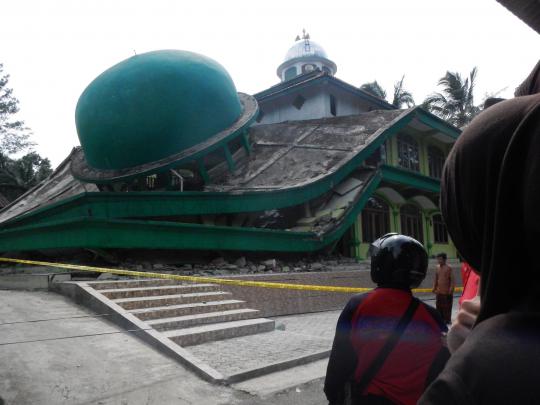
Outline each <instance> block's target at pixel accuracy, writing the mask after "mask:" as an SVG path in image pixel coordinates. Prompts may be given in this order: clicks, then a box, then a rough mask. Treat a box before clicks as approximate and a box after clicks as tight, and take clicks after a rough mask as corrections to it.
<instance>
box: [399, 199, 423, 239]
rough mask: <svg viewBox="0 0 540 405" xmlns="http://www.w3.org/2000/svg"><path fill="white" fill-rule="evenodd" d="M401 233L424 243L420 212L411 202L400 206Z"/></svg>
mask: <svg viewBox="0 0 540 405" xmlns="http://www.w3.org/2000/svg"><path fill="white" fill-rule="evenodd" d="M400 215H401V233H402V234H404V235H408V236H412V237H413V238H414V239H416V240H417V241H419V242H421V243H424V230H423V227H422V212H421V211H420V209H419V208H417V207H416V206H414V205H412V204H405V205H403V206H402V207H401V210H400Z"/></svg>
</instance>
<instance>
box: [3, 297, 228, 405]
mask: <svg viewBox="0 0 540 405" xmlns="http://www.w3.org/2000/svg"><path fill="white" fill-rule="evenodd" d="M105 319H106V317H96V316H95V314H94V313H92V312H90V311H87V310H86V309H84V308H82V307H79V306H77V305H75V304H73V303H72V302H71V301H69V300H68V299H66V298H64V297H62V296H60V295H58V294H55V293H50V292H25V291H1V292H0V364H1V366H0V397H1V398H3V400H4V401H5V403H6V404H8V405H12V404H43V405H54V404H107V405H108V404H122V405H124V404H192V403H193V404H209V405H210V404H231V403H236V402H237V399H236V398H235V396H234V391H233V390H232V389H230V388H226V387H220V386H213V385H211V384H209V383H206V382H204V381H202V380H200V379H199V378H198V377H197V376H196V375H194V374H193V373H191V372H189V371H187V370H186V369H184V368H183V367H182V366H181V365H179V364H178V363H177V362H175V361H174V360H171V359H169V358H168V357H166V356H165V355H162V354H161V353H159V352H157V351H156V350H154V349H153V348H151V347H149V346H147V345H146V344H145V343H143V342H142V341H140V340H139V339H137V338H135V337H134V336H131V335H130V334H129V333H125V332H123V331H122V330H121V329H120V328H118V327H116V326H115V325H113V324H112V323H109V322H107V321H106V320H105Z"/></svg>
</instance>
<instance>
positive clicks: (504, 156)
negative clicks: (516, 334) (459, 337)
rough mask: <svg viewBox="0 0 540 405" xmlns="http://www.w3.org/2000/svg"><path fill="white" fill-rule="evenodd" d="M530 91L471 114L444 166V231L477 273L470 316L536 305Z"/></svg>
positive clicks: (538, 192) (538, 216) (532, 87)
mask: <svg viewBox="0 0 540 405" xmlns="http://www.w3.org/2000/svg"><path fill="white" fill-rule="evenodd" d="M539 68H540V63H539V64H538V65H537V66H536V68H535V72H536V74H537V75H538V74H540V69H539ZM527 83H528V84H527ZM535 83H539V84H540V76H539V77H538V78H533V77H531V76H529V78H528V79H527V80H526V82H525V83H524V85H522V86H524V88H525V87H526V86H529V87H528V89H529V90H528V91H540V88H539V89H537V87H536V84H535ZM522 86H520V88H521V87H522ZM531 94H533V95H524V96H522V97H517V98H514V99H512V100H506V101H503V102H500V103H498V104H496V105H494V106H492V107H490V108H489V109H487V110H485V111H484V112H483V113H481V114H480V115H478V117H476V118H475V119H474V120H473V121H472V122H471V124H470V125H469V126H468V127H467V128H466V129H465V130H464V131H463V133H462V134H461V136H460V137H459V139H458V141H457V142H456V144H455V145H454V147H453V149H452V151H451V152H450V154H449V156H448V159H447V161H446V164H445V167H444V172H443V178H442V183H441V209H442V213H443V215H444V218H445V221H446V224H447V226H448V232H449V233H450V235H451V237H452V240H453V241H454V243H455V245H456V247H457V249H458V251H459V252H460V253H461V255H462V256H463V257H464V259H465V260H466V261H467V262H469V263H470V264H471V265H472V266H473V267H474V268H476V269H477V270H478V271H479V272H480V273H481V298H482V305H481V311H480V315H479V317H478V320H477V323H478V322H482V321H483V320H485V319H487V318H490V317H492V316H494V315H497V314H501V313H505V312H508V311H509V310H511V309H513V308H516V307H518V306H519V305H521V307H523V303H524V302H525V303H527V305H529V304H530V303H533V305H534V303H536V306H538V307H540V94H534V93H531Z"/></svg>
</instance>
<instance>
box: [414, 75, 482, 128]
mask: <svg viewBox="0 0 540 405" xmlns="http://www.w3.org/2000/svg"><path fill="white" fill-rule="evenodd" d="M476 74H477V69H476V67H474V68H473V69H472V70H471V73H470V74H469V77H467V78H463V77H461V75H460V74H459V73H457V72H449V71H447V72H446V74H445V75H444V76H443V77H441V78H440V79H439V83H438V86H441V87H442V91H441V92H436V93H433V94H431V95H429V96H428V97H427V98H426V99H425V100H424V102H423V104H422V106H423V107H424V108H426V109H427V110H428V111H430V112H431V113H433V114H435V115H437V116H439V117H441V118H442V119H444V120H446V121H448V122H450V123H451V124H453V125H455V126H457V127H459V128H462V127H463V126H465V125H467V124H468V123H469V122H471V120H472V119H473V118H474V117H475V116H476V115H477V114H478V113H479V112H480V110H481V108H480V107H479V106H476V105H475V104H474V94H473V93H474V87H475V84H476V83H475V80H476Z"/></svg>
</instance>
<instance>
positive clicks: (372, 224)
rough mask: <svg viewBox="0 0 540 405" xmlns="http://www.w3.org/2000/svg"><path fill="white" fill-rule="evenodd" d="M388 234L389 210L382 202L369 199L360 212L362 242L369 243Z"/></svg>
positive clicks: (378, 199) (372, 198)
mask: <svg viewBox="0 0 540 405" xmlns="http://www.w3.org/2000/svg"><path fill="white" fill-rule="evenodd" d="M388 232H390V208H389V207H388V204H386V203H385V202H384V201H383V200H381V199H380V198H377V197H371V198H370V199H369V200H368V202H367V203H366V206H365V207H364V209H363V210H362V241H363V242H365V243H371V242H373V241H374V240H375V239H377V238H379V237H381V236H383V235H384V234H386V233H388Z"/></svg>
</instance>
